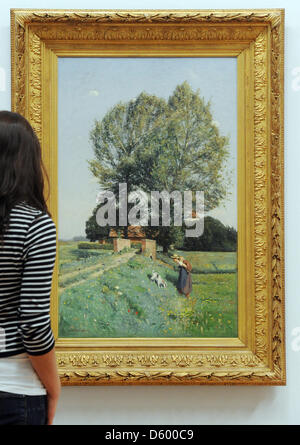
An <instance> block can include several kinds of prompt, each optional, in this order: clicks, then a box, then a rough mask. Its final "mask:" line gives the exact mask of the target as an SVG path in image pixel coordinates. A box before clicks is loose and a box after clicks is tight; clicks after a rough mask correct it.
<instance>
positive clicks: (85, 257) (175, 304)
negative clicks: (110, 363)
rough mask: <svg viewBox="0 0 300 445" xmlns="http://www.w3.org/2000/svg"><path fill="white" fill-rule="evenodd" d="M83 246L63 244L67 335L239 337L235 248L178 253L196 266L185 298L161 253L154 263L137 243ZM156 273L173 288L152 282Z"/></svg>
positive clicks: (63, 332) (62, 320) (62, 323)
mask: <svg viewBox="0 0 300 445" xmlns="http://www.w3.org/2000/svg"><path fill="white" fill-rule="evenodd" d="M78 247H79V244H78V243H76V242H60V243H59V307H60V310H59V336H60V337H67V338H70V337H81V338H82V337H110V338H116V337H237V273H236V267H237V265H236V253H235V252H186V251H178V250H176V251H172V253H175V252H176V253H179V254H180V255H182V256H184V257H185V258H186V259H188V260H189V261H190V262H191V264H192V266H193V270H192V282H193V290H192V293H191V295H190V297H189V298H186V297H185V296H184V295H180V294H179V293H178V292H177V289H176V281H177V277H178V272H177V269H176V267H175V264H174V262H173V261H172V259H171V258H170V257H168V256H166V255H164V254H162V253H159V254H158V255H157V260H156V261H153V260H151V259H150V258H148V257H147V256H144V255H142V254H139V253H138V249H134V248H132V249H126V250H124V251H122V252H119V253H114V252H113V250H112V246H110V245H105V246H103V247H102V248H101V247H100V245H95V244H94V245H93V243H91V246H88V247H91V248H88V249H83V248H78ZM153 271H155V272H158V273H159V274H160V275H161V277H162V278H163V279H164V280H165V281H166V283H167V287H166V288H158V287H157V285H156V283H154V282H152V281H151V280H150V277H151V275H152V272H153Z"/></svg>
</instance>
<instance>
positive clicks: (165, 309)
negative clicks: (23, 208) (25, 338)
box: [11, 9, 285, 385]
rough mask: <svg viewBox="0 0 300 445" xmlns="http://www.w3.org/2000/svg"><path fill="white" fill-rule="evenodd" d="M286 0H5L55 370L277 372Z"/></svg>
mask: <svg viewBox="0 0 300 445" xmlns="http://www.w3.org/2000/svg"><path fill="white" fill-rule="evenodd" d="M283 36H284V10H282V9H273V10H234V11H231V10H221V11H217V10H211V11H210V10H188V11H183V10H174V11H171V10H165V11H163V10H156V11H152V10H147V11H139V10H136V11H117V10H109V11H106V10H105V11H104V10H91V11H88V10H27V9H25V10H19V9H13V10H11V50H12V109H13V110H14V111H17V112H19V113H21V114H23V115H25V116H26V117H27V118H28V119H29V121H30V122H31V124H32V126H33V128H34V129H35V131H36V133H37V135H38V137H39V139H40V141H41V144H42V150H43V161H44V164H45V167H46V170H47V172H48V176H49V188H47V190H46V193H47V197H48V205H49V209H50V212H51V215H52V217H53V219H54V221H55V223H56V226H57V234H58V250H57V261H56V265H55V270H54V281H53V291H52V305H51V319H52V327H53V332H54V334H55V338H56V351H57V359H58V365H59V372H60V376H61V380H62V383H63V384H65V385H102V384H117V385H120V384H181V385H182V384H247V385H284V384H285V335H284V238H283V235H284V220H283Z"/></svg>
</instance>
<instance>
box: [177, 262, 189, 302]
mask: <svg viewBox="0 0 300 445" xmlns="http://www.w3.org/2000/svg"><path fill="white" fill-rule="evenodd" d="M176 287H177V289H178V291H179V292H181V293H182V294H184V295H188V294H190V293H191V292H192V277H191V273H190V272H188V271H187V270H186V269H185V267H182V266H179V277H178V281H177V286H176Z"/></svg>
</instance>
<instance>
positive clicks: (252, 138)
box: [11, 9, 285, 385]
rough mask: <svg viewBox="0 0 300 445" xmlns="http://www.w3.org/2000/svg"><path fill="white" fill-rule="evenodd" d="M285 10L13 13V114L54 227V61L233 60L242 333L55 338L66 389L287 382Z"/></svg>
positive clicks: (53, 310)
mask: <svg viewBox="0 0 300 445" xmlns="http://www.w3.org/2000/svg"><path fill="white" fill-rule="evenodd" d="M283 36H284V10H282V9H272V10H234V11H230V10H220V11H208V10H201V11H200V10H188V11H183V10H174V11H170V10H165V11H163V10H156V11H151V10H146V11H139V10H133V11H116V10H114V11H104V10H93V11H85V10H70V11H67V10H49V11H46V10H26V9H22V10H20V9H13V10H11V56H12V57H11V60H12V109H13V110H14V111H17V112H19V113H21V114H23V115H25V116H26V117H27V118H28V119H29V120H30V122H31V124H32V125H33V127H34V129H35V131H36V133H37V135H38V136H39V138H40V140H41V142H42V147H43V159H44V162H45V165H46V168H47V170H48V172H49V177H50V190H51V193H50V197H49V201H48V202H49V206H50V210H51V213H52V216H53V218H54V220H55V222H56V223H57V111H56V110H57V57H70V56H78V57H80V56H81V57H84V56H90V57H101V56H104V55H105V56H110V57H126V56H139V57H141V56H144V57H147V56H154V57H155V56H160V57H167V56H177V57H182V56H191V57H193V56H195V57H196V56H198V57H200V56H216V57H229V56H230V57H237V60H238V116H239V117H238V189H239V190H238V245H239V249H238V270H239V272H238V293H239V308H238V312H239V334H238V338H225V339H224V338H223V339H217V338H211V339H203V338H202V339H142V338H138V339H60V338H57V332H58V329H57V328H58V326H57V325H58V312H57V308H58V305H57V286H58V284H57V268H56V269H55V272H54V284H53V295H52V307H51V315H52V322H53V331H54V333H55V336H56V351H57V359H58V365H59V372H60V376H61V379H62V383H63V384H65V385H99V384H181V385H182V384H247V385H249V384H250V385H284V384H285V340H284V338H285V335H284V237H283V236H284V220H283V38H284V37H283Z"/></svg>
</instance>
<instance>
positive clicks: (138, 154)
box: [89, 82, 228, 249]
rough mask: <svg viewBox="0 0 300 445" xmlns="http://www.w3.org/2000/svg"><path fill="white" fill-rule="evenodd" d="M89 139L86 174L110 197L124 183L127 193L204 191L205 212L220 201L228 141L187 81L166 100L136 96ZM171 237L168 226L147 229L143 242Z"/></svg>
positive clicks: (100, 123)
mask: <svg viewBox="0 0 300 445" xmlns="http://www.w3.org/2000/svg"><path fill="white" fill-rule="evenodd" d="M90 139H91V142H92V146H93V150H94V159H92V160H91V161H89V167H90V170H91V172H92V174H93V175H94V176H95V177H96V178H97V179H98V182H99V185H101V187H102V188H103V189H106V190H110V191H112V192H114V193H115V194H116V195H117V193H118V189H119V183H127V189H128V193H130V192H131V191H134V190H138V189H141V190H143V191H145V192H147V193H150V192H151V191H153V190H158V191H162V190H166V191H168V192H169V193H171V192H172V191H174V190H178V191H180V192H183V191H185V190H192V191H196V190H198V191H204V196H205V210H206V211H209V210H212V209H214V208H216V207H217V206H218V205H219V204H220V202H221V201H222V200H223V199H224V198H225V197H226V194H227V186H228V180H227V177H226V168H227V165H226V161H227V158H228V138H226V137H224V136H222V135H220V133H219V129H218V128H217V126H216V125H215V124H214V120H213V116H212V114H211V105H210V103H209V102H208V103H205V100H204V98H202V97H201V96H200V92H199V91H198V90H197V91H193V90H192V88H191V87H190V85H189V84H188V83H187V82H183V83H182V84H181V85H178V86H177V87H176V88H175V90H174V92H173V94H172V95H171V96H170V97H169V99H168V101H166V100H164V99H162V98H158V97H156V96H154V95H149V94H147V93H145V92H142V93H141V94H140V95H139V96H138V97H137V98H135V99H133V100H130V101H129V102H127V103H121V102H120V103H118V104H117V105H115V106H114V107H113V108H112V109H110V110H109V111H108V112H107V114H106V115H105V116H104V117H103V119H102V120H99V121H95V124H94V127H93V128H92V131H91V133H90ZM149 224H150V221H149ZM175 229H176V230H175ZM177 232H178V230H177V228H174V227H172V225H171V227H161V225H159V226H157V227H154V228H152V227H150V225H149V226H148V229H147V233H148V236H149V237H152V238H154V239H156V240H157V242H159V243H162V242H164V241H163V239H165V240H168V242H167V244H168V245H170V244H172V243H173V242H174V241H176V239H177V237H178V233H177ZM165 244H166V242H165ZM161 245H162V244H161ZM165 248H166V249H167V248H168V246H167V245H166V246H165Z"/></svg>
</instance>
